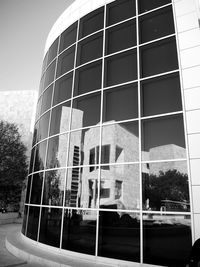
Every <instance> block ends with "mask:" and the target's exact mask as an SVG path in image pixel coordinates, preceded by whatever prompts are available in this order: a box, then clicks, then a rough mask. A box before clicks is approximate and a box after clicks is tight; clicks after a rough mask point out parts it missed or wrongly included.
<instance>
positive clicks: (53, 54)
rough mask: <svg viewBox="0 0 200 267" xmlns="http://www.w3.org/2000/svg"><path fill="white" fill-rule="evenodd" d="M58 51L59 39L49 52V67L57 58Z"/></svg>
mask: <svg viewBox="0 0 200 267" xmlns="http://www.w3.org/2000/svg"><path fill="white" fill-rule="evenodd" d="M57 50H58V38H57V39H56V40H55V41H54V42H53V44H52V45H51V47H50V48H49V52H48V60H47V66H48V65H49V63H50V62H51V61H52V60H53V59H54V58H55V57H56V55H57Z"/></svg>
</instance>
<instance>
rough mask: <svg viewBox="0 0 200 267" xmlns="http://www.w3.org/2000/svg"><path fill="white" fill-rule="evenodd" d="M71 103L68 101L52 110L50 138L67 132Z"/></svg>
mask: <svg viewBox="0 0 200 267" xmlns="http://www.w3.org/2000/svg"><path fill="white" fill-rule="evenodd" d="M70 107H71V102H70V101H68V102H66V103H63V104H61V105H59V106H57V107H55V108H53V109H52V113H51V124H50V134H49V135H50V136H51V135H54V134H58V133H63V132H66V131H68V130H69V119H70Z"/></svg>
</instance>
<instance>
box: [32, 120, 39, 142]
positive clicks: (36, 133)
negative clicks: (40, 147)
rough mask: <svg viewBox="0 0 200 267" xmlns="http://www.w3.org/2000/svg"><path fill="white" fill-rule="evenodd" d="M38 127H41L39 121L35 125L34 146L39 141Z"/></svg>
mask: <svg viewBox="0 0 200 267" xmlns="http://www.w3.org/2000/svg"><path fill="white" fill-rule="evenodd" d="M38 127H39V121H38V122H37V123H36V124H35V127H34V132H33V144H32V146H34V145H35V144H36V143H37V141H38V140H37V138H38Z"/></svg>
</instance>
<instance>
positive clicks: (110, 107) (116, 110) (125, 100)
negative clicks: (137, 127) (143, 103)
mask: <svg viewBox="0 0 200 267" xmlns="http://www.w3.org/2000/svg"><path fill="white" fill-rule="evenodd" d="M103 103H104V107H103V121H111V120H116V121H119V120H126V119H132V118H136V117H138V91H137V84H131V85H130V84H129V85H125V86H120V87H118V88H115V89H114V88H113V89H109V90H105V91H104V98H103Z"/></svg>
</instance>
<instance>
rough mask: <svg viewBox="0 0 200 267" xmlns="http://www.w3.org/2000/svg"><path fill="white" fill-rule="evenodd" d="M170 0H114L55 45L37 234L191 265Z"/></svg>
mask: <svg viewBox="0 0 200 267" xmlns="http://www.w3.org/2000/svg"><path fill="white" fill-rule="evenodd" d="M172 5H173V4H172V3H171V1H169V0H162V1H156V0H148V1H144V0H138V1H136V0H116V1H113V2H111V3H109V4H107V5H105V6H103V7H101V8H99V9H97V10H95V11H93V12H91V13H89V14H88V15H86V16H84V17H82V18H81V19H80V20H79V21H77V22H75V23H74V24H72V25H71V26H70V27H69V28H67V29H66V30H65V31H64V32H63V33H62V34H61V35H60V36H59V37H58V38H57V39H56V41H55V42H54V43H53V44H52V46H51V47H50V49H49V50H48V52H47V54H46V56H45V59H44V65H43V73H42V78H41V84H40V94H39V99H38V106H37V115H36V122H35V131H34V138H33V147H32V154H31V164H30V168H29V176H28V186H27V195H26V201H25V216H24V222H23V227H22V232H23V234H24V235H26V236H27V237H29V238H31V239H33V240H37V241H38V242H41V243H43V244H47V245H51V246H54V247H57V248H60V249H63V250H71V251H75V252H79V253H85V254H90V255H94V256H102V257H108V258H113V259H117V260H126V261H132V262H141V263H147V264H155V265H163V266H174V267H175V266H176V267H178V266H184V265H185V264H186V260H187V258H188V255H189V252H190V247H191V244H192V241H191V211H190V196H189V182H188V170H187V157H186V144H185V131H184V119H183V108H182V97H181V86H180V75H179V64H178V56H177V46H176V35H175V27H174V18H173V6H172Z"/></svg>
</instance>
